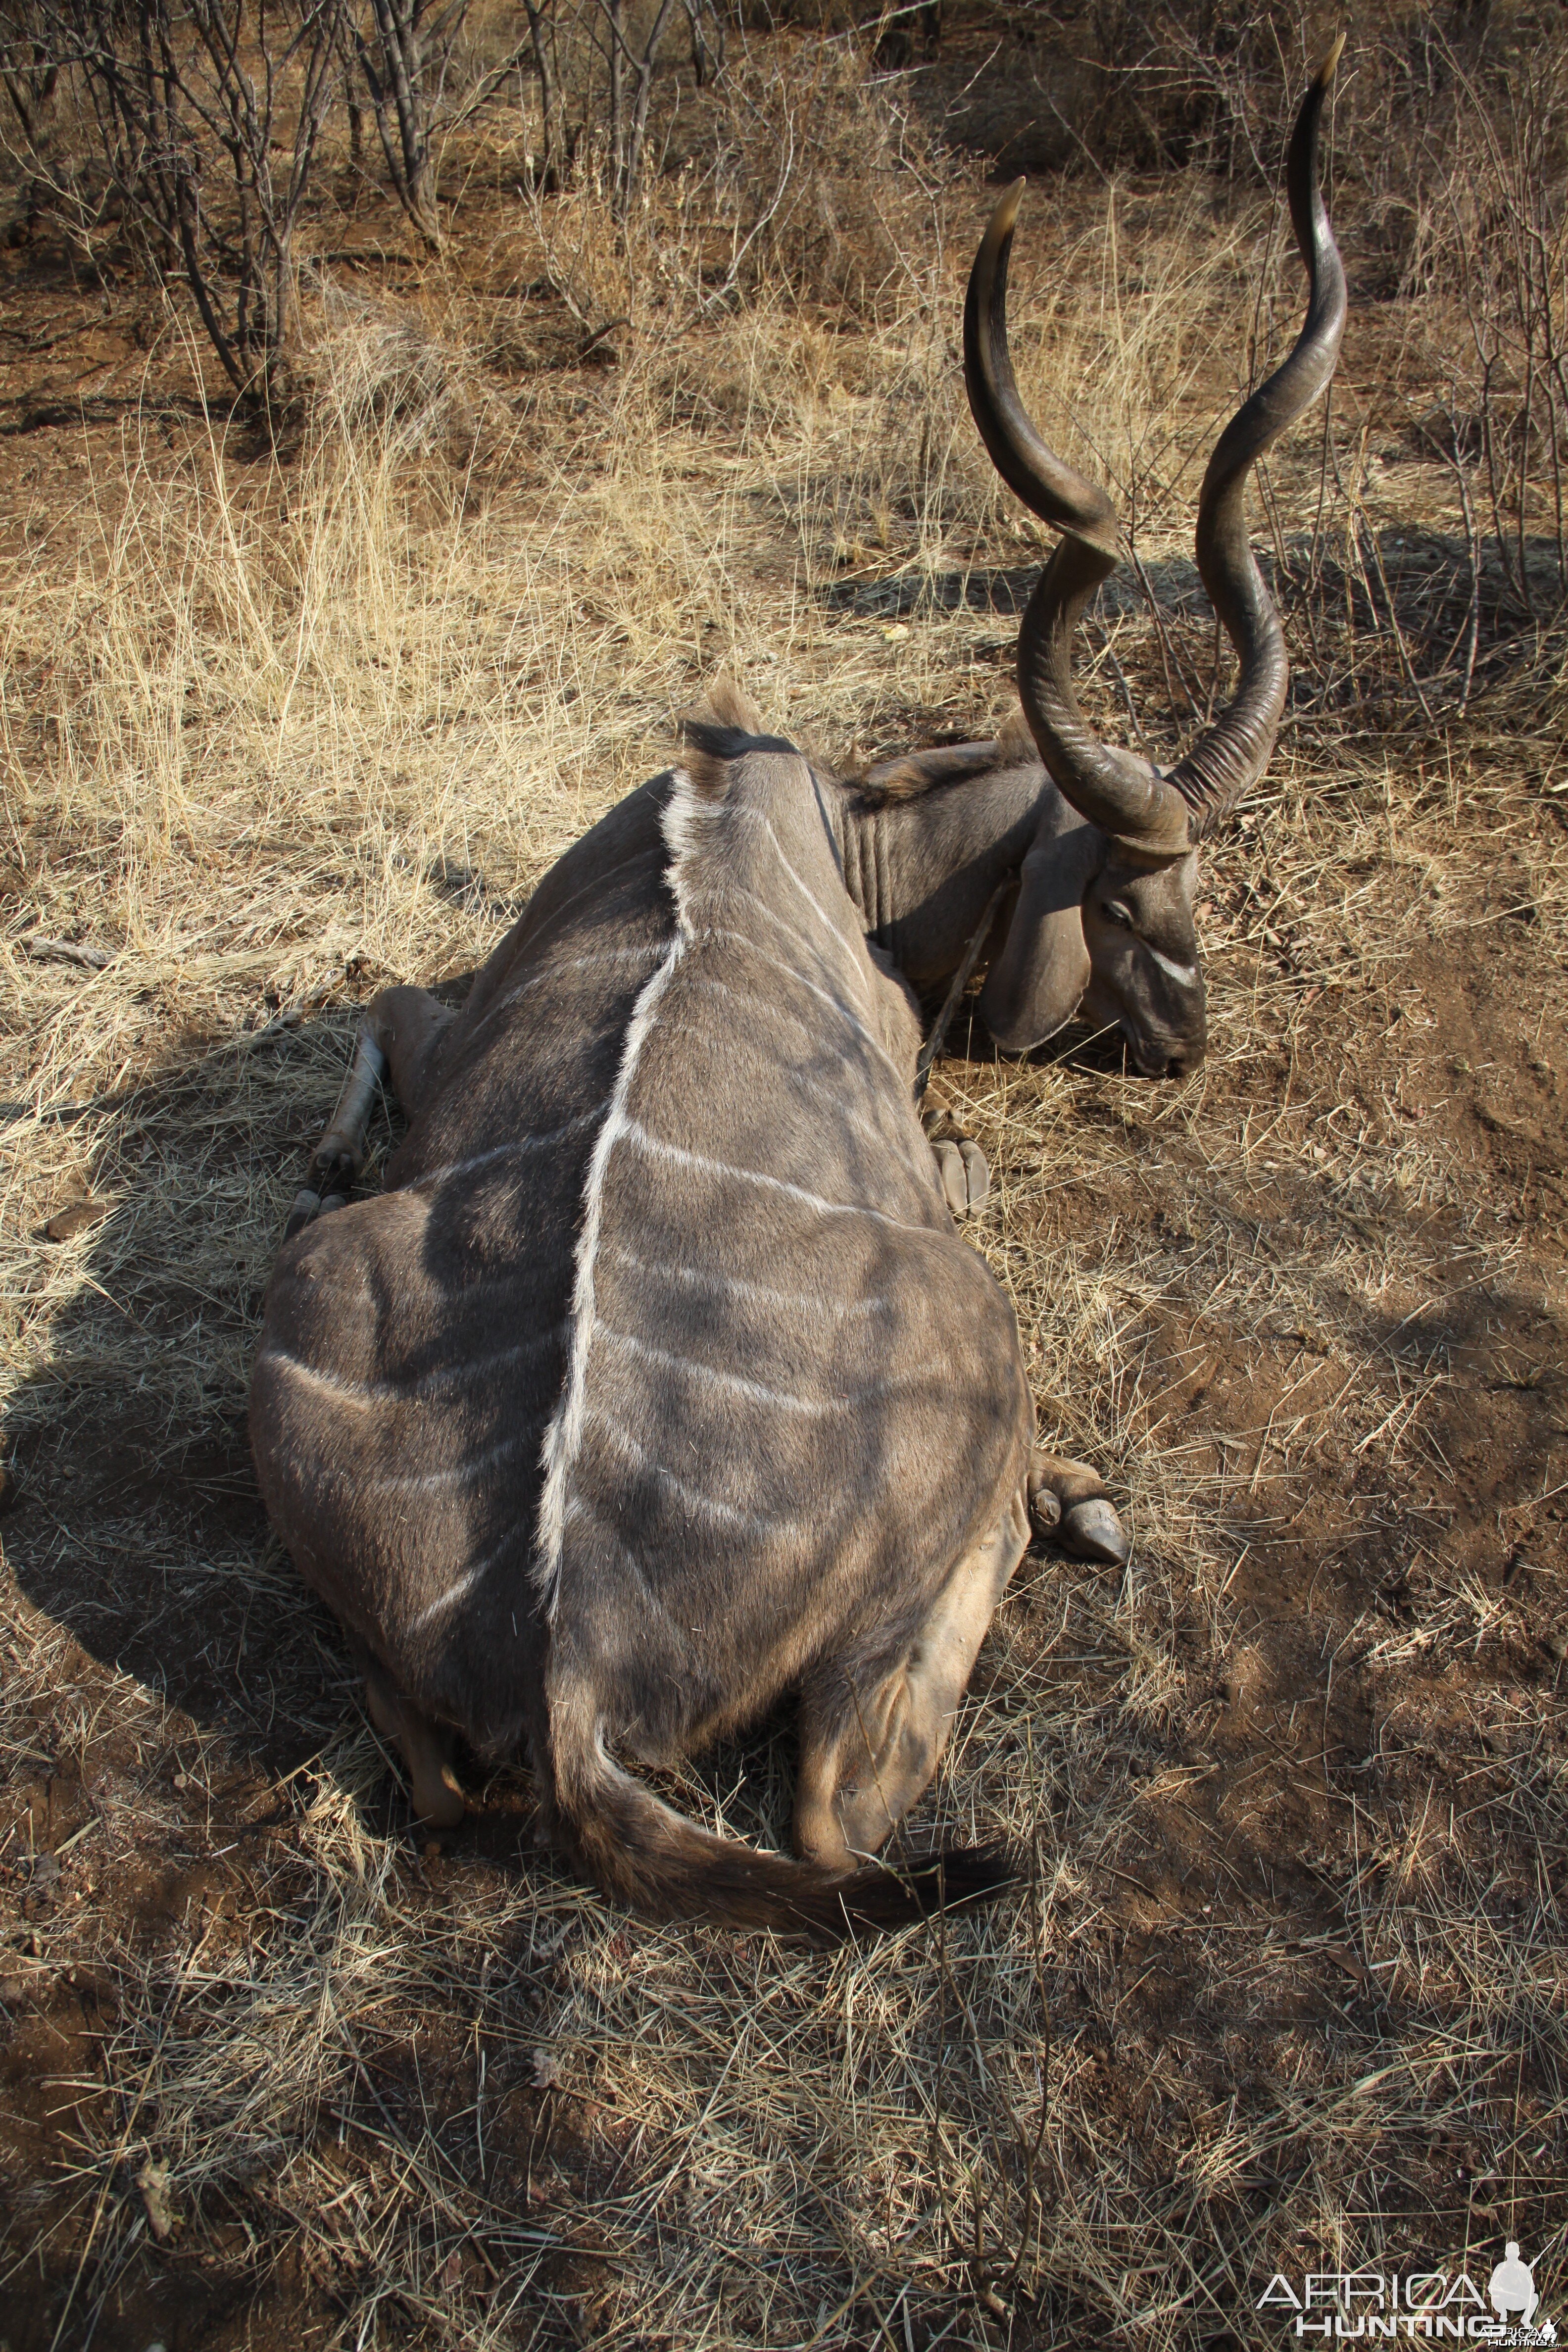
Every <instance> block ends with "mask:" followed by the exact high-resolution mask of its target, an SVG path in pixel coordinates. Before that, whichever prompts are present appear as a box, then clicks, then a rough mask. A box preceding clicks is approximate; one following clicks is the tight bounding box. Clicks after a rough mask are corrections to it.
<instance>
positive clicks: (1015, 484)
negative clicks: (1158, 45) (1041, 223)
mask: <svg viewBox="0 0 1568 2352" xmlns="http://www.w3.org/2000/svg"><path fill="white" fill-rule="evenodd" d="M1023 194H1024V183H1023V181H1022V180H1015V181H1014V183H1013V185H1012V186H1011V187H1010V188H1009V189H1008V191H1007V193H1006V194H1005V196H1004V197H1003V198H1002V201H1001V203H1000V204H999V205H997V206H996V209H995V211H994V213H993V214H992V215H991V222H990V226H989V227H988V228H987V229H986V232H985V236H984V239H983V241H982V243H981V247H980V250H979V252H978V253H977V254H976V255H975V257H974V267H973V269H972V270H971V271H970V273H969V291H968V293H967V295H966V296H965V298H964V304H963V383H964V389H965V391H966V392H967V393H968V394H969V406H970V413H971V414H972V415H973V418H974V422H975V424H976V425H977V426H978V428H979V432H980V437H981V439H982V440H983V441H984V444H985V446H986V448H987V449H988V450H989V452H990V455H991V460H992V463H993V464H994V466H995V467H996V470H997V472H998V473H999V474H1000V475H1001V477H1002V478H1003V480H1004V481H1005V483H1006V484H1007V487H1008V488H1009V489H1011V490H1013V491H1015V492H1016V495H1017V496H1018V497H1019V498H1020V499H1022V500H1023V502H1024V504H1025V505H1026V507H1027V508H1028V509H1029V510H1030V512H1031V513H1033V514H1037V515H1038V516H1039V518H1040V520H1041V521H1042V522H1048V523H1050V524H1051V525H1052V526H1053V527H1054V528H1055V529H1056V530H1059V531H1060V532H1061V533H1062V534H1063V536H1062V539H1061V541H1060V544H1059V545H1058V548H1057V549H1056V551H1055V553H1054V554H1053V555H1052V557H1051V560H1050V562H1048V563H1047V566H1046V568H1045V570H1044V572H1042V573H1041V575H1040V577H1039V580H1038V581H1037V583H1036V587H1035V593H1034V594H1033V595H1032V596H1031V597H1030V599H1029V606H1028V610H1027V612H1026V614H1025V615H1024V622H1023V626H1022V627H1021V629H1020V630H1019V632H1018V695H1019V699H1020V701H1021V702H1022V703H1023V706H1024V716H1025V718H1026V719H1027V720H1028V722H1029V728H1030V731H1031V732H1032V734H1033V735H1034V738H1035V740H1036V742H1037V744H1038V746H1039V751H1040V757H1041V759H1042V760H1043V761H1045V763H1046V766H1047V769H1048V770H1049V771H1050V773H1051V774H1052V776H1053V777H1054V778H1055V779H1056V782H1057V783H1058V785H1059V786H1060V788H1061V790H1062V792H1063V793H1065V794H1066V795H1067V797H1068V800H1069V801H1070V802H1071V803H1072V804H1073V806H1074V808H1076V809H1077V810H1078V812H1079V814H1080V815H1081V816H1086V817H1088V819H1089V823H1090V824H1098V825H1099V826H1100V828H1101V830H1102V831H1104V832H1106V833H1109V834H1111V835H1119V836H1123V837H1125V838H1126V839H1127V840H1128V841H1129V842H1131V843H1135V844H1137V845H1139V846H1140V847H1141V848H1144V849H1148V850H1152V851H1153V852H1154V854H1156V855H1163V856H1179V855H1180V854H1181V852H1182V851H1183V850H1184V849H1185V847H1186V846H1187V810H1186V803H1184V801H1182V800H1180V799H1179V798H1177V796H1176V795H1175V794H1173V793H1171V792H1170V791H1169V790H1168V789H1167V787H1166V785H1165V782H1164V780H1163V778H1162V777H1161V776H1160V774H1159V773H1158V772H1157V771H1156V770H1155V769H1153V768H1152V767H1151V766H1150V765H1149V763H1148V762H1147V761H1144V760H1140V759H1137V758H1135V757H1134V756H1133V754H1132V753H1131V752H1129V751H1120V750H1118V749H1117V747H1116V746H1115V745H1114V744H1110V743H1102V742H1101V741H1100V738H1099V737H1098V736H1097V735H1096V734H1095V733H1094V731H1093V730H1092V729H1091V728H1090V727H1089V725H1088V723H1087V721H1086V720H1085V719H1084V716H1083V713H1082V711H1081V710H1080V709H1079V706H1078V697H1077V695H1076V694H1075V693H1074V692H1073V684H1072V640H1073V632H1074V631H1075V629H1076V628H1077V627H1078V625H1079V619H1080V618H1081V616H1082V614H1083V609H1084V607H1085V605H1086V604H1088V603H1089V598H1090V597H1091V596H1092V595H1093V594H1094V593H1095V590H1096V589H1097V588H1098V587H1099V586H1100V583H1101V582H1102V581H1104V580H1108V579H1109V578H1110V574H1111V572H1114V571H1115V569H1116V566H1117V562H1118V560H1119V558H1118V552H1117V546H1118V541H1117V527H1116V510H1115V509H1114V508H1113V507H1112V505H1111V503H1110V499H1108V498H1107V497H1106V495H1105V492H1104V491H1103V490H1102V489H1100V488H1098V487H1097V485H1096V484H1094V483H1093V482H1089V481H1086V480H1085V479H1084V478H1083V476H1082V475H1081V474H1079V473H1077V472H1075V471H1074V469H1073V467H1071V466H1068V465H1065V464H1064V463H1063V461H1062V460H1061V458H1059V457H1055V456H1054V455H1053V454H1052V452H1051V451H1050V450H1049V449H1047V446H1046V445H1045V443H1044V442H1043V441H1042V440H1041V438H1040V436H1039V435H1038V434H1037V432H1036V430H1035V427H1034V425H1033V424H1032V423H1031V421H1030V419H1029V416H1028V414H1027V412H1026V409H1025V407H1024V404H1023V402H1022V401H1021V400H1020V399H1019V397H1018V387H1017V384H1016V381H1015V379H1014V375H1013V362H1012V359H1011V356H1010V355H1009V352H1008V349H1007V257H1008V255H1009V253H1010V252H1011V251H1012V246H1013V231H1014V228H1015V227H1016V224H1017V219H1018V207H1019V205H1020V204H1021V202H1022V201H1023Z"/></svg>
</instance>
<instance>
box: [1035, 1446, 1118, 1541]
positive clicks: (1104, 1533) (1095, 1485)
mask: <svg viewBox="0 0 1568 2352" xmlns="http://www.w3.org/2000/svg"><path fill="white" fill-rule="evenodd" d="M1029 1517H1031V1518H1032V1519H1033V1521H1034V1523H1035V1526H1036V1528H1037V1530H1038V1532H1039V1533H1040V1534H1041V1535H1046V1536H1053V1537H1055V1538H1056V1540H1057V1542H1058V1543H1060V1544H1065V1545H1066V1546H1067V1549H1068V1551H1071V1552H1076V1553H1077V1554H1078V1557H1079V1559H1093V1560H1099V1561H1100V1562H1101V1564H1102V1565H1104V1566H1106V1567H1110V1568H1121V1567H1122V1566H1123V1565H1124V1564H1125V1563H1126V1561H1127V1560H1128V1559H1130V1558H1131V1552H1132V1543H1131V1538H1130V1537H1129V1535H1128V1533H1127V1530H1126V1528H1124V1527H1123V1526H1122V1524H1121V1519H1120V1518H1119V1517H1117V1514H1116V1509H1115V1507H1114V1505H1113V1504H1112V1503H1111V1501H1110V1496H1108V1495H1107V1494H1106V1491H1105V1481H1104V1479H1103V1478H1102V1477H1101V1476H1100V1473H1099V1471H1098V1470H1091V1469H1090V1468H1089V1464H1088V1463H1087V1462H1071V1461H1068V1458H1067V1456H1066V1455H1065V1454H1045V1453H1042V1452H1041V1450H1040V1448H1039V1447H1038V1446H1037V1447H1036V1448H1035V1451H1034V1454H1032V1456H1031V1457H1030V1461H1029Z"/></svg>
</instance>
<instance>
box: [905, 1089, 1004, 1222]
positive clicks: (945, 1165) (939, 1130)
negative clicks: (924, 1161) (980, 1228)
mask: <svg viewBox="0 0 1568 2352" xmlns="http://www.w3.org/2000/svg"><path fill="white" fill-rule="evenodd" d="M921 1126H922V1127H923V1128H924V1129H925V1132H926V1141H927V1142H928V1143H929V1144H930V1145H931V1158H932V1159H933V1160H935V1161H936V1172H937V1174H938V1176H939V1177H940V1178H941V1180H942V1192H943V1193H944V1194H945V1195H946V1198H947V1205H948V1207H949V1208H950V1209H951V1210H952V1213H953V1215H954V1216H955V1217H969V1216H973V1213H974V1212H975V1210H976V1209H978V1208H979V1206H980V1205H981V1202H983V1201H984V1199H985V1196H986V1194H987V1193H988V1192H990V1190H991V1171H990V1169H989V1168H987V1166H986V1164H985V1155H984V1152H983V1151H982V1150H981V1149H980V1146H979V1145H978V1144H977V1143H973V1142H971V1140H970V1139H969V1137H968V1136H967V1135H964V1134H963V1133H962V1132H961V1131H960V1129H959V1126H958V1122H957V1120H956V1119H955V1118H953V1116H952V1112H951V1111H950V1110H949V1109H948V1108H947V1105H946V1104H945V1103H942V1102H937V1101H933V1099H932V1098H931V1096H930V1095H929V1094H928V1095H927V1097H926V1098H925V1104H924V1107H923V1108H922V1110H921Z"/></svg>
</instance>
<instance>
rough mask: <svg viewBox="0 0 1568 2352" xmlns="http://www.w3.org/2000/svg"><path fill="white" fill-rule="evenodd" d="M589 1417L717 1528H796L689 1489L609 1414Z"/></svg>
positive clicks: (594, 1411) (754, 1532) (595, 1410)
mask: <svg viewBox="0 0 1568 2352" xmlns="http://www.w3.org/2000/svg"><path fill="white" fill-rule="evenodd" d="M599 1329H600V1331H601V1332H602V1333H603V1334H604V1336H605V1338H606V1339H614V1338H616V1337H618V1334H616V1333H615V1332H612V1331H610V1330H609V1328H608V1327H607V1326H606V1325H605V1324H603V1323H601V1324H600V1326H599ZM589 1418H590V1419H591V1421H592V1422H593V1424H594V1427H595V1430H598V1431H601V1432H602V1433H603V1434H604V1435H605V1436H606V1437H607V1438H608V1439H609V1441H610V1443H611V1444H612V1445H616V1446H618V1447H619V1448H620V1451H621V1452H622V1453H623V1454H626V1455H628V1456H629V1457H630V1459H631V1460H632V1461H633V1462H635V1464H636V1465H637V1468H638V1469H639V1470H642V1471H645V1472H646V1473H647V1475H648V1476H649V1477H650V1478H655V1479H657V1480H658V1484H659V1485H660V1486H665V1487H668V1490H669V1492H670V1493H671V1494H672V1495H675V1496H679V1499H680V1501H681V1502H683V1503H687V1504H689V1505H690V1507H691V1508H692V1509H693V1510H694V1511H700V1513H701V1514H702V1516H703V1517H704V1518H708V1519H716V1520H718V1522H719V1524H720V1525H721V1527H726V1528H738V1529H739V1530H740V1532H741V1533H742V1535H749V1536H756V1537H759V1538H767V1537H770V1536H776V1535H778V1534H780V1533H781V1532H783V1531H784V1529H785V1528H795V1527H798V1526H799V1525H800V1522H799V1521H798V1520H796V1519H763V1518H759V1517H757V1515H756V1513H755V1512H754V1511H739V1510H737V1509H736V1508H735V1506H734V1505H733V1504H732V1503H721V1501H720V1500H719V1498H718V1496H716V1495H707V1494H704V1493H703V1491H702V1489H701V1488H700V1486H688V1485H687V1483H686V1481H685V1479H684V1478H678V1477H677V1476H676V1475H675V1472H674V1471H673V1470H667V1469H666V1468H665V1466H664V1465H663V1463H662V1462H658V1461H656V1460H655V1458H654V1456H653V1455H652V1454H649V1453H647V1452H646V1451H645V1449H644V1448H643V1447H642V1446H640V1445H639V1444H637V1440H636V1438H635V1437H633V1436H632V1435H631V1434H630V1433H629V1432H628V1431H626V1430H624V1429H623V1428H622V1427H621V1425H620V1423H618V1422H616V1421H612V1420H611V1419H610V1416H609V1414H608V1413H607V1412H604V1411H603V1410H602V1408H599V1407H596V1406H595V1407H591V1408H590V1412H589Z"/></svg>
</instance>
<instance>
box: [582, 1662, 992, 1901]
mask: <svg viewBox="0 0 1568 2352" xmlns="http://www.w3.org/2000/svg"><path fill="white" fill-rule="evenodd" d="M550 1744H551V1750H552V1765H553V1768H554V1769H553V1773H552V1780H553V1783H554V1788H553V1795H554V1800H555V1810H556V1813H557V1817H558V1820H559V1822H560V1826H561V1828H562V1829H563V1832H565V1834H566V1836H567V1837H568V1838H569V1839H570V1841H571V1843H572V1845H573V1846H574V1849H575V1850H576V1853H577V1855H578V1857H579V1859H580V1860H581V1862H582V1864H583V1865H584V1869H585V1870H586V1872H587V1874H588V1875H589V1876H590V1877H591V1878H593V1879H594V1880H595V1883H596V1884H597V1885H599V1886H601V1887H602V1888H603V1889H604V1891H605V1894H606V1895H613V1896H614V1897H615V1898H616V1901H617V1902H621V1903H625V1904H626V1905H627V1906H629V1907H630V1908H631V1909H633V1910H637V1911H642V1912H646V1913H648V1914H650V1915H651V1916H654V1917H656V1918H661V1919H715V1920H721V1921H722V1922H724V1923H725V1924H726V1925H727V1926H729V1927H742V1928H756V1927H772V1928H773V1929H775V1930H776V1931H777V1932H778V1933H779V1934H780V1935H784V1936H791V1935H793V1936H809V1937H814V1938H818V1939H822V1940H828V1941H836V1940H837V1939H839V1938H841V1937H847V1936H849V1935H853V1934H854V1933H855V1932H856V1931H857V1930H858V1929H883V1928H889V1927H908V1926H910V1924H911V1923H913V1922H914V1921H916V1920H919V1919H924V1918H930V1917H932V1916H935V1914H936V1913H938V1912H939V1911H942V1910H943V1909H947V1910H951V1909H952V1908H953V1907H954V1906H955V1905H958V1904H961V1903H970V1902H973V1901H975V1900H978V1899H984V1898H985V1897H987V1896H991V1895H999V1894H1001V1893H1002V1892H1003V1890H1004V1889H1005V1887H1007V1886H1009V1885H1012V1884H1013V1883H1014V1881H1015V1880H1016V1877H1017V1874H1018V1873H1017V1866H1016V1862H1015V1860H1014V1858H1013V1856H1012V1855H1011V1854H1009V1853H1008V1852H1007V1850H1006V1849H1005V1847H1003V1846H984V1847H959V1848H953V1849H951V1850H949V1851H947V1852H945V1853H932V1854H926V1855H922V1856H921V1858H920V1859H919V1860H918V1861H917V1862H915V1863H913V1864H900V1866H898V1867H897V1868H895V1867H894V1866H892V1865H891V1864H889V1866H887V1867H885V1868H884V1867H883V1866H882V1865H881V1864H876V1863H873V1864H867V1865H866V1867H864V1868H863V1869H860V1870H854V1871H848V1872H844V1873H836V1872H833V1871H829V1870H823V1869H820V1868H818V1867H816V1865H815V1864H811V1863H807V1862H794V1861H791V1860H790V1859H789V1858H788V1857H787V1856H786V1855H784V1854H777V1853H758V1852H757V1850H756V1849H755V1848H754V1847H752V1846H748V1845H742V1844H741V1843H739V1841H738V1840H736V1839H733V1838H724V1837H715V1836H714V1835H713V1834H712V1832H710V1831H708V1830H704V1829H700V1828H699V1827H698V1825H697V1823H696V1822H689V1821H687V1820H686V1819H685V1818H684V1817H683V1816H682V1815H681V1814H679V1813H677V1812H674V1811H671V1810H670V1808H669V1807H668V1805H666V1804H663V1803H661V1802H660V1801H659V1799H658V1797H656V1796H655V1795H654V1794H653V1793H652V1791H651V1790H648V1789H646V1788H644V1786H643V1785H642V1783H641V1781H639V1780H635V1779H634V1778H633V1776H632V1775H631V1774H630V1773H629V1772H624V1771H623V1770H622V1769H621V1768H620V1766H619V1765H618V1764H616V1762H615V1760H614V1759H613V1758H612V1757H610V1756H609V1755H607V1754H606V1753H605V1746H604V1742H603V1739H602V1738H601V1737H600V1735H599V1732H598V1729H597V1727H596V1726H595V1725H594V1724H593V1723H592V1722H591V1721H584V1718H583V1717H582V1716H581V1715H579V1714H578V1711H577V1710H576V1709H574V1708H572V1707H570V1706H568V1707H566V1708H563V1709H560V1710H557V1709H555V1708H552V1723H551V1741H550Z"/></svg>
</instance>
